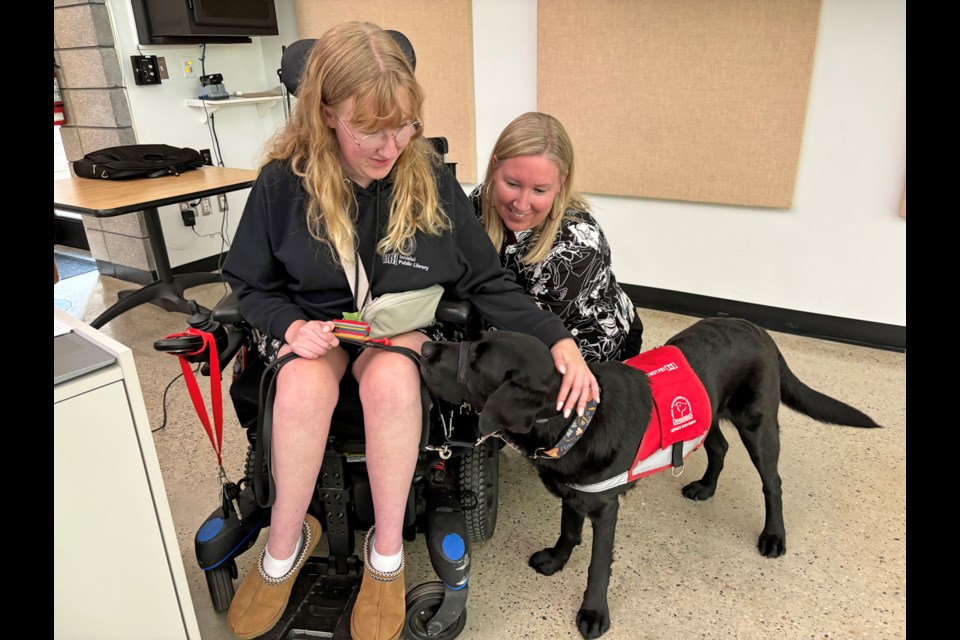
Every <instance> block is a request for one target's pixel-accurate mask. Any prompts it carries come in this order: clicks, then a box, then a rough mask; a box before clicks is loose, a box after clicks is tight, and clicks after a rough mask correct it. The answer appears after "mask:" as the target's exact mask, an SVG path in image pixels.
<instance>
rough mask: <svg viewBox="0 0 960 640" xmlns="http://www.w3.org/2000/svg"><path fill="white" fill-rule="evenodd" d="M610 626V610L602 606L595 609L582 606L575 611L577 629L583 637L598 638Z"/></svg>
mask: <svg viewBox="0 0 960 640" xmlns="http://www.w3.org/2000/svg"><path fill="white" fill-rule="evenodd" d="M609 628H610V611H609V610H608V609H607V608H606V607H604V608H603V609H602V610H600V611H598V610H596V609H587V608H583V609H580V611H578V612H577V629H579V630H580V635H582V636H583V637H584V638H599V637H600V636H602V635H603V634H605V633H606V632H607V630H608V629H609Z"/></svg>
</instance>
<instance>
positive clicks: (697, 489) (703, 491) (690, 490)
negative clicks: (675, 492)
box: [682, 480, 717, 500]
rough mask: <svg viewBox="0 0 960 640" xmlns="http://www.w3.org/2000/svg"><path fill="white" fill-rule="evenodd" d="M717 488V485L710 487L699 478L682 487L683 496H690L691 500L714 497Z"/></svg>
mask: <svg viewBox="0 0 960 640" xmlns="http://www.w3.org/2000/svg"><path fill="white" fill-rule="evenodd" d="M716 490H717V487H716V485H714V486H712V487H710V486H707V485H705V484H704V483H702V482H700V481H699V480H697V481H696V482H691V483H690V484H688V485H687V486H685V487H684V488H683V489H682V491H683V496H684V497H685V498H689V499H690V500H709V499H710V498H712V497H713V494H714V492H715V491H716Z"/></svg>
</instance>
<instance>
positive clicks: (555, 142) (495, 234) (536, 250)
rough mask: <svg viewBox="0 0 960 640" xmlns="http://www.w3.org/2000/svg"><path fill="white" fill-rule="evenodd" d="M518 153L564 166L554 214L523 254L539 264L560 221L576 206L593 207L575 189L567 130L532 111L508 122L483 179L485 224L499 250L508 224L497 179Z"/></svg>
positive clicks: (556, 121) (524, 260)
mask: <svg viewBox="0 0 960 640" xmlns="http://www.w3.org/2000/svg"><path fill="white" fill-rule="evenodd" d="M518 156H544V157H546V158H548V159H549V160H551V161H552V162H553V163H554V164H555V165H557V168H558V169H559V170H560V176H561V178H562V180H561V182H560V189H559V191H558V192H557V195H556V197H555V198H554V199H553V206H552V207H551V208H550V214H549V215H548V216H547V217H546V218H544V219H543V222H541V223H540V224H539V225H538V226H537V227H535V228H534V232H535V233H537V234H538V236H537V239H536V242H535V243H534V244H533V246H532V247H531V248H530V250H529V251H527V253H526V254H524V256H523V257H522V258H521V261H522V262H523V263H524V264H537V263H538V262H541V261H543V259H544V258H546V257H547V254H548V253H549V252H550V248H551V247H552V246H553V242H554V240H555V239H556V237H557V234H558V233H559V232H560V225H561V224H563V220H564V219H565V218H567V217H568V216H567V211H569V210H570V209H576V210H579V211H590V207H589V205H588V204H587V203H586V201H584V200H583V198H582V197H581V196H580V194H579V193H577V192H576V191H574V189H573V144H572V143H571V142H570V136H569V135H567V130H566V129H564V128H563V125H562V124H560V121H559V120H557V119H556V118H554V117H553V116H551V115H547V114H546V113H538V112H536V111H531V112H529V113H525V114H523V115H522V116H519V117H518V118H516V119H515V120H514V121H513V122H511V123H510V124H508V125H507V126H506V128H505V129H504V130H503V131H502V132H501V133H500V137H499V138H497V143H496V144H495V145H494V147H493V153H491V154H490V162H489V164H487V172H486V174H484V180H483V187H482V193H483V205H482V212H483V226H484V228H485V229H486V230H487V235H488V236H490V240H492V241H493V246H495V247H496V248H497V251H499V250H500V249H501V248H502V247H503V243H504V241H505V240H506V233H505V231H504V230H505V229H506V227H505V226H504V224H503V220H502V219H501V218H500V215H499V214H498V213H497V209H496V206H495V205H494V202H493V193H494V187H493V181H494V178H495V177H496V171H497V165H498V164H499V163H500V162H503V161H504V160H509V159H510V158H516V157H518Z"/></svg>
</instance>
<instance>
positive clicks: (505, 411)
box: [479, 379, 543, 435]
mask: <svg viewBox="0 0 960 640" xmlns="http://www.w3.org/2000/svg"><path fill="white" fill-rule="evenodd" d="M542 400H543V398H542V394H539V393H535V392H533V391H531V390H530V389H527V388H526V387H524V386H522V385H520V384H517V382H516V381H514V380H512V379H510V380H506V381H505V382H504V383H503V384H502V385H500V387H499V388H497V390H496V391H494V392H493V393H492V394H490V397H488V398H487V401H486V402H485V403H484V405H483V411H481V412H480V424H479V427H480V433H481V434H482V435H487V434H490V433H494V432H496V431H500V430H503V431H510V432H512V433H527V432H529V431H530V429H532V428H533V423H534V421H535V420H536V418H537V413H538V412H539V411H540V409H541V408H542Z"/></svg>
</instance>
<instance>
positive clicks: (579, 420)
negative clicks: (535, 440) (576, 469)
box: [477, 400, 597, 460]
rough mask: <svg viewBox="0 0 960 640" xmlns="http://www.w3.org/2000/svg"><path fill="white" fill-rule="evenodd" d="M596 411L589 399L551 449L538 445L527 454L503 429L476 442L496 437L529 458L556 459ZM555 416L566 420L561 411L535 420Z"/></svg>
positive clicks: (568, 447) (568, 446)
mask: <svg viewBox="0 0 960 640" xmlns="http://www.w3.org/2000/svg"><path fill="white" fill-rule="evenodd" d="M596 411H597V402H596V401H595V400H591V401H589V402H588V403H587V406H586V407H585V408H584V410H583V415H582V416H579V415H578V416H574V417H573V420H572V421H571V422H570V426H568V427H567V430H566V432H564V434H563V436H562V437H561V438H560V440H559V441H558V442H557V444H555V445H553V448H551V449H544V448H543V447H538V448H537V450H536V451H534V452H533V453H531V454H528V453H527V452H526V451H524V450H523V449H522V448H521V447H520V445H518V444H517V443H516V442H514V441H513V440H512V439H511V438H510V436H508V435H507V434H506V433H505V432H503V431H496V432H494V433H490V434H488V435H485V436H483V437H482V438H480V439H479V440H477V444H478V445H479V444H480V443H481V442H483V441H484V440H486V439H487V438H491V437H497V438H500V439H501V440H503V441H504V442H506V443H507V444H508V445H510V447H511V448H512V449H514V450H515V451H518V452H519V453H520V454H522V455H524V456H526V457H528V458H530V459H531V460H537V459H538V458H548V459H550V460H556V459H557V458H560V457H562V456H563V455H564V454H565V453H566V452H567V451H569V450H570V448H571V447H573V445H575V444H576V443H577V441H578V440H580V438H581V437H582V436H583V434H584V433H585V432H586V430H587V427H588V426H589V425H590V421H591V420H593V415H594V414H595V413H596ZM557 418H562V419H564V420H566V418H563V414H562V413H561V414H558V415H556V416H553V417H552V418H540V419H539V420H537V422H538V423H547V422H551V421H554V420H556V419H557Z"/></svg>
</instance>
